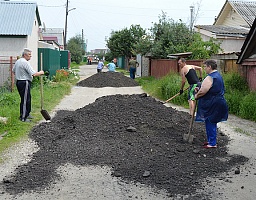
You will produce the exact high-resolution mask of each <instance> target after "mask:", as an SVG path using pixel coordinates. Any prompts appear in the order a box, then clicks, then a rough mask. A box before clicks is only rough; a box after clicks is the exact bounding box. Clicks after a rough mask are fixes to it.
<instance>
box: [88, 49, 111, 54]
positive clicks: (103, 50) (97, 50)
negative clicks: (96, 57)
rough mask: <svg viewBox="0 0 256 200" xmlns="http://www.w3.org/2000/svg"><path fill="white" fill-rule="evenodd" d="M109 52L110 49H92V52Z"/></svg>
mask: <svg viewBox="0 0 256 200" xmlns="http://www.w3.org/2000/svg"><path fill="white" fill-rule="evenodd" d="M107 52H109V49H94V50H91V54H100V53H103V54H105V53H107Z"/></svg>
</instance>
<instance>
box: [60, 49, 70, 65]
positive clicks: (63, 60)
mask: <svg viewBox="0 0 256 200" xmlns="http://www.w3.org/2000/svg"><path fill="white" fill-rule="evenodd" d="M68 53H69V51H68V50H64V51H60V67H61V68H62V69H68V68H69V64H68Z"/></svg>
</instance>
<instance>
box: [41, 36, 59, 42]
mask: <svg viewBox="0 0 256 200" xmlns="http://www.w3.org/2000/svg"><path fill="white" fill-rule="evenodd" d="M43 40H50V41H55V42H58V37H56V36H43Z"/></svg>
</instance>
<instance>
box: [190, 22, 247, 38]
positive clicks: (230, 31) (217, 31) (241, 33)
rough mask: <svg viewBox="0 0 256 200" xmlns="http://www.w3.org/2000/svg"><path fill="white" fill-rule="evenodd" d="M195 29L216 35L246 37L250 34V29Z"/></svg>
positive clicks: (204, 26) (205, 26)
mask: <svg viewBox="0 0 256 200" xmlns="http://www.w3.org/2000/svg"><path fill="white" fill-rule="evenodd" d="M195 27H196V28H200V29H203V30H206V31H209V32H212V33H215V34H216V35H226V36H240V37H245V36H246V35H247V34H248V33H249V28H243V27H231V26H225V25H196V26H195Z"/></svg>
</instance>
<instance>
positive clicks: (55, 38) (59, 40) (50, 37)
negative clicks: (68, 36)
mask: <svg viewBox="0 0 256 200" xmlns="http://www.w3.org/2000/svg"><path fill="white" fill-rule="evenodd" d="M42 35H43V41H45V42H47V43H52V44H53V43H55V44H57V45H58V47H59V49H62V50H63V49H64V29H63V28H45V26H44V28H42Z"/></svg>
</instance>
